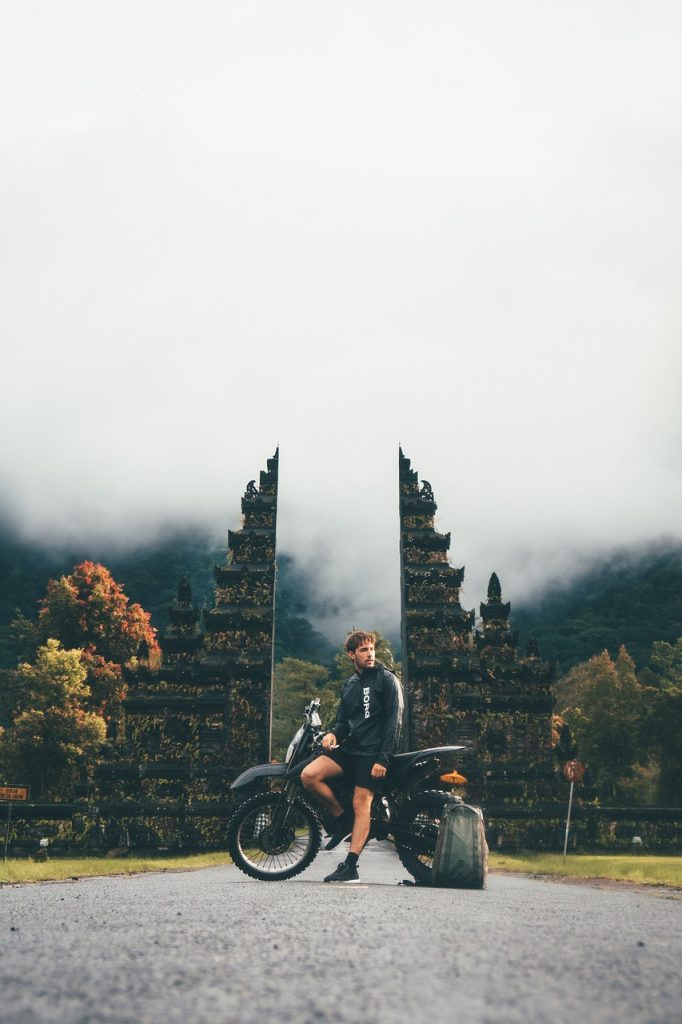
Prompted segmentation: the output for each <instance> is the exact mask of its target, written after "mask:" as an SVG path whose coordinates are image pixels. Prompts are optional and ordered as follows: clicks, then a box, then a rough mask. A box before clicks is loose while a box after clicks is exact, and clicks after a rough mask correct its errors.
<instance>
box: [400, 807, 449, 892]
mask: <svg viewBox="0 0 682 1024" xmlns="http://www.w3.org/2000/svg"><path fill="white" fill-rule="evenodd" d="M450 799H451V797H450V795H449V793H443V792H442V791H441V790H439V789H427V790H425V791H424V792H423V793H417V795H416V796H413V797H412V798H411V799H410V800H407V801H406V802H405V803H404V804H403V806H402V807H401V808H400V811H399V813H398V823H399V825H400V826H401V830H407V831H409V832H410V833H411V835H412V836H414V842H413V844H412V846H410V840H409V838H408V839H407V840H404V841H403V842H400V841H399V840H398V839H396V844H395V846H396V850H397V853H398V856H399V857H400V860H401V862H402V864H403V866H404V867H406V868H407V870H408V871H409V872H410V874H411V875H413V876H414V878H415V879H416V880H417V881H418V882H430V881H431V870H432V867H433V854H434V852H435V849H436V839H437V838H438V829H439V828H440V819H441V815H442V813H443V808H444V806H445V804H446V803H448V801H449V800H450ZM403 835H404V832H403Z"/></svg>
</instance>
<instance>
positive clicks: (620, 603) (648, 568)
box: [512, 545, 682, 672]
mask: <svg viewBox="0 0 682 1024" xmlns="http://www.w3.org/2000/svg"><path fill="white" fill-rule="evenodd" d="M512 617H513V620H514V627H515V628H516V629H518V630H519V633H520V635H521V639H522V642H523V643H524V644H525V642H526V641H527V639H528V637H530V636H534V637H536V638H537V640H538V642H539V644H540V649H541V652H542V655H543V657H545V658H553V659H556V660H557V662H558V665H559V670H560V672H567V671H568V669H570V668H571V666H572V665H577V664H579V663H580V662H583V661H587V660H588V659H589V658H591V657H592V656H593V655H595V654H599V653H600V652H601V651H603V650H604V649H606V650H608V651H609V653H610V654H611V656H612V657H615V656H616V654H617V652H618V649H619V648H620V646H621V645H622V644H624V645H625V646H626V647H627V649H628V651H629V652H630V654H631V655H632V657H633V658H634V660H635V662H636V664H637V665H638V666H639V667H643V666H644V665H646V663H647V660H648V658H649V654H650V650H651V645H652V643H654V642H655V641H657V640H665V641H667V642H669V643H674V641H675V640H676V639H677V637H678V636H679V633H680V624H681V623H682V547H680V546H679V545H677V546H672V547H667V548H665V547H661V546H658V547H652V548H649V549H644V550H639V551H638V550H636V549H630V550H627V549H625V550H619V551H615V552H612V553H611V554H610V555H609V556H607V557H604V558H602V559H600V560H598V561H596V562H595V564H594V565H593V566H592V567H591V568H590V569H589V570H587V571H586V572H584V573H582V574H581V575H579V576H577V577H575V578H574V579H571V580H569V581H568V582H561V583H558V584H555V585H552V586H549V587H547V588H546V589H545V590H544V591H543V592H541V593H538V594H534V595H533V597H532V599H531V600H530V601H529V602H528V603H527V604H525V605H523V606H519V605H513V606H512Z"/></svg>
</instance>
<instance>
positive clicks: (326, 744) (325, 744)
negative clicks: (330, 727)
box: [322, 732, 338, 750]
mask: <svg viewBox="0 0 682 1024" xmlns="http://www.w3.org/2000/svg"><path fill="white" fill-rule="evenodd" d="M337 747H338V743H337V742H336V736H335V735H334V733H333V732H328V733H326V735H324V736H323V737H322V749H323V750H335V749H336V748H337Z"/></svg>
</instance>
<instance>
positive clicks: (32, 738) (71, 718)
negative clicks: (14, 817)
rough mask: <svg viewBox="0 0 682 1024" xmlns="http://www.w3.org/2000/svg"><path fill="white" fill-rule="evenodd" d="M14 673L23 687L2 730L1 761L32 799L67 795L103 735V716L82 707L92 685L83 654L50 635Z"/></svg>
mask: <svg viewBox="0 0 682 1024" xmlns="http://www.w3.org/2000/svg"><path fill="white" fill-rule="evenodd" d="M17 675H18V677H19V678H20V679H21V682H22V686H21V689H20V694H19V697H18V699H17V702H16V708H15V714H14V717H13V720H12V723H11V725H10V726H9V728H8V729H7V730H5V731H3V732H2V734H0V765H2V768H3V770H4V772H5V773H6V775H7V777H8V778H10V777H11V778H12V779H13V780H14V781H17V782H22V783H24V782H26V783H28V784H29V785H30V786H31V789H32V796H33V797H34V798H36V799H41V798H42V799H45V798H52V797H59V798H61V799H68V798H69V797H70V796H72V795H73V791H74V786H75V783H76V782H77V780H78V776H79V770H80V768H81V766H83V765H85V764H86V762H87V761H88V760H89V759H90V758H92V757H94V755H95V754H96V753H97V751H98V750H99V747H100V745H101V744H102V742H103V741H104V738H105V735H106V722H105V720H104V717H103V716H102V715H101V714H97V713H96V712H94V711H89V710H87V709H86V707H85V704H86V702H87V700H88V698H89V697H90V688H89V687H88V685H87V677H88V669H87V667H86V665H85V664H84V662H83V659H82V652H81V651H80V650H77V649H76V650H64V649H63V648H62V647H61V644H60V643H59V641H58V640H54V639H49V640H48V641H47V643H46V644H45V645H44V646H42V647H40V648H39V649H38V652H37V655H36V660H35V663H34V664H32V665H31V664H28V663H24V664H22V665H20V666H19V668H18V670H17Z"/></svg>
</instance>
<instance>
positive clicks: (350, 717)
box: [330, 662, 403, 765]
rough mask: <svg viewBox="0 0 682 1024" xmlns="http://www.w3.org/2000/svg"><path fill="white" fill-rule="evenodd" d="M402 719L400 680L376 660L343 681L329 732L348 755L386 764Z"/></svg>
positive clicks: (398, 733)
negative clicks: (336, 709)
mask: <svg viewBox="0 0 682 1024" xmlns="http://www.w3.org/2000/svg"><path fill="white" fill-rule="evenodd" d="M402 719H403V691H402V687H401V685H400V682H399V681H398V679H396V677H395V676H394V675H393V673H392V672H389V670H388V669H387V668H386V667H385V666H384V665H382V664H381V663H380V662H377V664H376V665H375V666H374V668H367V669H365V671H364V672H363V673H362V674H361V675H358V673H357V672H356V673H355V674H354V675H352V676H351V677H350V679H349V680H348V681H347V682H345V683H344V684H343V689H342V690H341V702H340V704H339V708H338V711H337V712H336V721H335V722H334V725H332V727H331V729H330V732H333V733H334V735H335V736H336V740H337V742H338V743H343V749H344V750H345V751H346V752H347V753H348V754H367V755H373V756H375V757H376V759H377V762H378V763H379V764H384V765H388V755H389V754H392V753H393V752H394V750H395V747H396V744H397V742H398V737H399V735H400V726H401V725H402Z"/></svg>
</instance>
